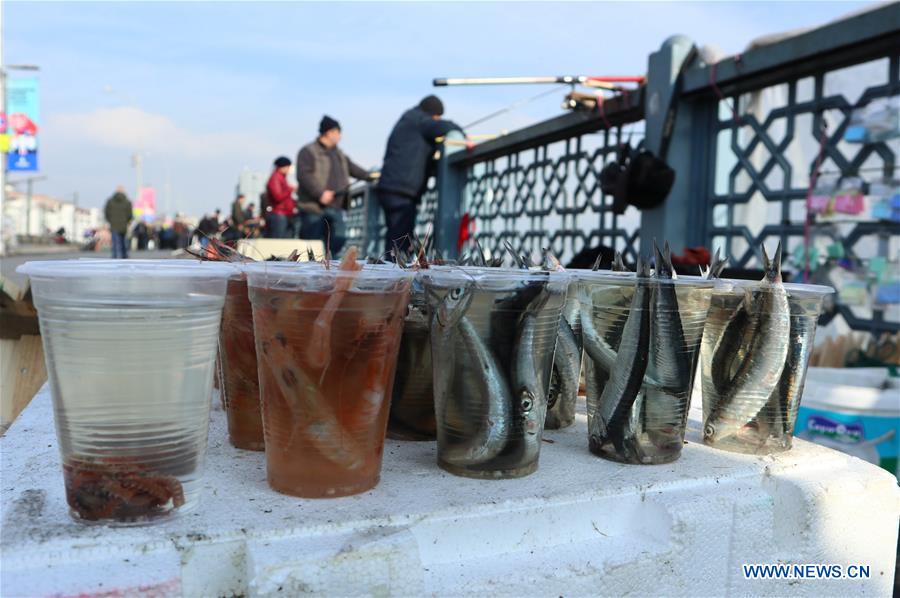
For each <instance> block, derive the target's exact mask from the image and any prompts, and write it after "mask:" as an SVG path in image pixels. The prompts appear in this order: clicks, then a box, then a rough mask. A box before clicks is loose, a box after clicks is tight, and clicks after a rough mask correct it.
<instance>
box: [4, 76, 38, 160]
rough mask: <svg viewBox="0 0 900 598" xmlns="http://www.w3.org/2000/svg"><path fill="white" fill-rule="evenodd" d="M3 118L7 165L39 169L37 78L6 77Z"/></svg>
mask: <svg viewBox="0 0 900 598" xmlns="http://www.w3.org/2000/svg"><path fill="white" fill-rule="evenodd" d="M6 121H7V128H8V131H9V135H10V138H9V154H7V167H8V168H9V170H10V171H12V172H16V171H18V172H27V171H35V170H37V169H38V147H37V132H38V122H39V118H38V82H37V79H8V80H7V82H6Z"/></svg>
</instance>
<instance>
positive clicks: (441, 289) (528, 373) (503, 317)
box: [420, 267, 577, 478]
mask: <svg viewBox="0 0 900 598" xmlns="http://www.w3.org/2000/svg"><path fill="white" fill-rule="evenodd" d="M420 276H421V277H422V280H423V282H424V284H425V290H426V296H427V297H428V301H429V306H430V308H431V314H432V317H431V348H432V357H433V362H434V368H433V371H434V402H435V419H436V422H437V460H438V465H439V466H440V467H441V468H443V469H445V470H446V471H449V472H450V473H452V474H455V475H459V476H464V477H471V478H517V477H522V476H525V475H528V474H530V473H533V472H534V471H536V470H537V468H538V460H539V458H540V449H541V436H542V434H543V430H544V420H545V417H546V413H547V391H548V388H549V385H550V374H551V369H552V364H553V353H554V348H555V346H556V337H557V332H558V329H559V319H560V313H561V311H562V307H563V304H564V303H565V300H566V292H567V288H568V283H569V276H568V275H567V274H566V273H563V272H546V271H537V270H534V271H529V270H519V269H508V268H474V267H434V268H429V269H427V270H424V271H422V272H421V274H420ZM576 383H577V382H576Z"/></svg>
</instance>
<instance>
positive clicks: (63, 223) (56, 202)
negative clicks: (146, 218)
mask: <svg viewBox="0 0 900 598" xmlns="http://www.w3.org/2000/svg"><path fill="white" fill-rule="evenodd" d="M3 207H4V210H3V211H4V214H3V227H2V228H3V235H4V237H5V238H7V239H11V237H13V236H15V237H16V238H18V239H21V240H25V239H26V238H41V237H46V236H47V235H50V234H53V233H55V232H56V231H57V230H59V229H60V228H63V229H65V231H66V234H65V236H66V239H67V240H69V241H72V242H74V243H80V242H82V241H83V240H84V233H85V231H87V230H90V229H96V228H100V227H103V226H105V225H106V222H105V221H104V219H103V211H102V210H101V209H99V208H84V207H79V206H76V205H75V204H74V203H73V202H71V201H65V200H61V199H56V198H55V197H50V196H49V195H44V194H42V193H33V194H32V196H31V210H30V214H29V208H28V197H27V195H26V194H25V193H22V192H21V191H16V190H15V189H13V188H12V187H7V189H6V201H5V203H4V206H3Z"/></svg>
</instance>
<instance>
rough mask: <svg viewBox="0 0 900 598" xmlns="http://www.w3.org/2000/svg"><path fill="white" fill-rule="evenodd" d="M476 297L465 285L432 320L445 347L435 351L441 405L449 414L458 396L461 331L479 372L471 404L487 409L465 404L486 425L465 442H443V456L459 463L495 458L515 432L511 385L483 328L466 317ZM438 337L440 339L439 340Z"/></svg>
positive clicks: (437, 395) (438, 404)
mask: <svg viewBox="0 0 900 598" xmlns="http://www.w3.org/2000/svg"><path fill="white" fill-rule="evenodd" d="M471 302H472V293H471V289H470V288H468V287H462V288H459V289H453V290H452V291H450V292H449V293H448V294H447V296H446V297H445V298H444V300H443V301H442V302H441V303H440V305H439V306H438V309H437V310H436V313H435V316H434V318H433V322H432V332H431V334H432V337H433V339H436V342H437V343H438V345H433V346H436V347H440V349H439V350H435V351H434V354H435V355H440V356H441V358H440V359H441V361H440V362H439V363H436V364H435V367H434V372H435V373H434V380H435V384H434V394H435V409H436V410H441V411H439V413H443V414H446V413H447V410H448V407H449V406H450V405H449V404H450V403H451V402H452V400H453V399H460V398H463V397H453V396H452V391H453V378H454V374H455V371H456V361H457V360H458V356H456V355H455V350H456V342H455V340H456V339H455V336H454V335H455V334H458V335H459V339H460V340H461V341H462V346H463V348H464V349H465V352H466V359H467V360H468V361H469V362H470V363H471V366H472V367H471V370H473V371H474V372H477V373H478V375H476V376H471V380H470V382H471V383H472V384H474V385H476V387H477V388H478V390H479V392H477V393H476V394H477V395H478V396H477V397H465V398H468V399H475V400H471V401H469V404H467V405H466V407H471V406H472V404H477V405H479V406H480V407H481V412H480V413H476V414H471V413H469V411H470V409H466V408H462V409H460V411H461V412H463V413H466V416H467V417H469V418H470V419H471V420H473V421H477V422H479V424H480V427H479V428H478V430H477V431H476V432H475V433H473V434H472V435H471V436H470V437H469V438H468V439H467V440H466V441H465V442H464V443H460V444H453V445H450V446H445V447H442V451H441V457H442V458H443V459H445V460H446V461H447V462H449V463H452V464H454V465H477V464H480V463H484V462H486V461H490V460H491V459H493V458H494V457H496V456H497V455H498V454H500V452H501V451H502V450H503V448H504V446H505V445H506V440H507V437H508V435H509V425H510V418H511V404H512V397H511V393H510V391H509V385H508V384H507V382H506V379H505V377H504V376H503V373H502V372H501V371H500V368H499V367H498V365H497V361H496V359H495V358H494V356H493V355H492V353H491V351H490V349H489V348H488V347H487V346H486V345H485V344H484V342H482V340H481V338H480V337H479V335H478V331H477V330H475V327H474V326H473V325H472V323H471V322H470V321H469V319H468V318H466V317H465V312H466V310H467V309H468V307H469V305H470V304H471ZM433 342H434V341H433Z"/></svg>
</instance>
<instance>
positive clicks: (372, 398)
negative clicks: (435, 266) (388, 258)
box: [246, 263, 413, 498]
mask: <svg viewBox="0 0 900 598" xmlns="http://www.w3.org/2000/svg"><path fill="white" fill-rule="evenodd" d="M361 268H362V269H361V270H359V271H342V270H338V269H337V268H336V267H335V266H332V267H331V268H330V269H327V270H326V269H325V268H324V266H322V265H321V264H311V265H308V266H298V265H297V264H290V263H257V264H250V265H248V266H247V267H246V272H247V275H248V279H249V285H250V302H251V304H252V306H253V325H254V329H255V336H256V354H257V357H258V365H259V390H260V400H261V404H262V415H263V430H264V433H265V444H266V469H267V476H268V480H269V485H270V486H271V487H272V488H273V489H275V490H277V491H278V492H282V493H284V494H290V495H294V496H302V497H306V498H324V497H335V496H346V495H350V494H358V493H360V492H365V491H366V490H369V489H371V488H373V487H374V486H375V485H376V484H377V483H378V480H379V477H380V475H381V461H382V454H383V452H384V437H385V430H386V427H387V417H388V405H389V403H390V399H389V397H390V394H389V393H390V390H391V387H392V384H393V379H394V371H395V369H396V365H397V351H398V349H399V347H400V334H401V332H402V329H403V316H404V315H405V313H406V306H407V302H408V301H409V290H410V284H411V281H412V277H413V273H412V272H409V271H405V270H400V269H399V268H397V267H396V266H379V265H365V266H361Z"/></svg>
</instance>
